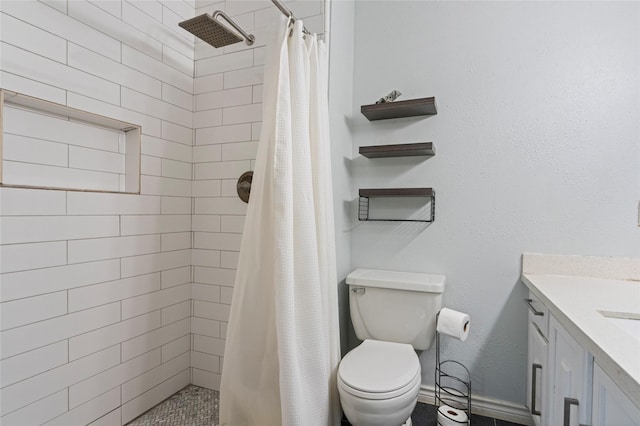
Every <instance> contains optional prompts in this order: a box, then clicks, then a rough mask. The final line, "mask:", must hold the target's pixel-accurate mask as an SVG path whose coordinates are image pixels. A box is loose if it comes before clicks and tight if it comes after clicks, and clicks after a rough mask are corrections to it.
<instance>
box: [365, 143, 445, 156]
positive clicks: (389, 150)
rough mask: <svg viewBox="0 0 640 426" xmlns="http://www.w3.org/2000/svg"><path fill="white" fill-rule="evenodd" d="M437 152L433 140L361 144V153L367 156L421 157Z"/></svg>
mask: <svg viewBox="0 0 640 426" xmlns="http://www.w3.org/2000/svg"><path fill="white" fill-rule="evenodd" d="M435 154H436V151H435V147H434V146H433V142H420V143H404V144H398V145H375V146H361V147H360V155H363V156H365V157H367V158H383V157H419V156H429V157H431V156H433V155H435Z"/></svg>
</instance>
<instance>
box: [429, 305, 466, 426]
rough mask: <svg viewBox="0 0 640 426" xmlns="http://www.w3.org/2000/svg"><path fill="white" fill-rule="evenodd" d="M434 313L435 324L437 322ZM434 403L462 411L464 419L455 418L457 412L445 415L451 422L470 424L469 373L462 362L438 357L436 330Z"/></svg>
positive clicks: (438, 342)
mask: <svg viewBox="0 0 640 426" xmlns="http://www.w3.org/2000/svg"><path fill="white" fill-rule="evenodd" d="M438 315H440V313H438V314H437V315H436V324H437V322H438ZM435 405H436V407H441V406H443V405H448V406H449V407H452V408H454V409H456V410H461V411H464V412H465V414H466V419H463V418H456V417H457V413H455V412H453V410H452V413H451V414H452V415H451V416H447V418H448V419H449V420H451V421H452V422H453V424H460V425H467V426H471V373H469V369H468V368H467V367H465V366H464V364H462V363H460V362H458V361H454V360H444V361H443V360H441V359H440V333H439V332H438V331H437V330H436V371H435Z"/></svg>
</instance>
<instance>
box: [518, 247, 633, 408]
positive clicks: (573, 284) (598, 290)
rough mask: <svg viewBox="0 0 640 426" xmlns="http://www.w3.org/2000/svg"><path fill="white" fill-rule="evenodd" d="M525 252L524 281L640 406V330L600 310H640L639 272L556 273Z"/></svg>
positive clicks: (628, 311)
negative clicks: (530, 262) (531, 261)
mask: <svg viewBox="0 0 640 426" xmlns="http://www.w3.org/2000/svg"><path fill="white" fill-rule="evenodd" d="M526 256H527V255H525V260H524V262H523V263H524V265H523V271H524V272H523V274H522V281H523V282H524V284H525V285H526V286H527V287H528V288H529V289H530V290H531V291H532V292H533V293H534V294H535V295H536V296H537V297H538V298H539V299H540V300H541V301H542V302H543V303H544V304H545V305H546V306H547V308H549V310H550V312H551V314H552V315H553V316H554V317H555V318H556V319H557V320H558V322H560V324H561V325H562V326H563V327H565V328H566V329H567V331H568V332H569V333H571V334H572V335H573V336H574V338H575V339H576V340H577V341H578V343H580V344H581V345H582V346H583V347H584V348H585V349H586V350H588V351H589V352H591V354H592V355H593V356H594V359H595V362H596V363H597V364H598V365H599V366H600V367H601V368H602V369H603V370H604V371H605V372H606V373H607V374H608V375H609V376H610V377H611V378H612V379H613V380H614V381H615V382H616V383H617V384H618V386H620V388H621V389H622V391H623V392H624V393H625V394H627V396H629V398H630V399H631V400H632V401H634V403H635V404H636V405H638V406H639V407H640V335H639V336H637V337H636V338H633V336H632V334H629V332H627V331H625V330H623V329H622V328H620V327H618V326H617V325H616V324H615V323H614V321H612V320H610V319H609V318H606V317H605V316H603V315H601V314H600V313H599V312H598V311H603V310H604V311H614V312H627V313H635V314H640V281H638V280H637V278H636V277H635V274H632V276H629V278H630V279H610V278H603V277H593V276H576V275H559V274H557V275H556V274H552V273H548V272H551V271H550V270H546V271H545V270H544V268H542V269H539V270H538V271H533V270H532V269H533V268H527V265H526ZM637 262H640V260H637ZM535 269H537V268H535ZM618 271H619V270H618ZM575 273H579V271H572V274H575ZM626 277H627V275H625V278H626Z"/></svg>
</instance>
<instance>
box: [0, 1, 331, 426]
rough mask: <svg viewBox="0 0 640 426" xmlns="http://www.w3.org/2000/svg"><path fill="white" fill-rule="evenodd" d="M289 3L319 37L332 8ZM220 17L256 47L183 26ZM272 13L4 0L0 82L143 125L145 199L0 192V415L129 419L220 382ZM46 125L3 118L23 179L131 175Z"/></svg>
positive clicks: (238, 5) (97, 148)
mask: <svg viewBox="0 0 640 426" xmlns="http://www.w3.org/2000/svg"><path fill="white" fill-rule="evenodd" d="M286 4H287V5H288V7H290V8H291V9H292V10H293V11H294V13H295V14H296V16H298V17H299V18H302V19H303V20H304V21H305V25H306V26H307V28H309V29H310V30H312V31H317V32H322V31H323V29H322V27H323V22H324V19H323V13H324V6H323V0H305V1H293V2H287V3H286ZM215 10H223V11H226V12H227V13H228V14H229V15H230V16H232V17H233V18H234V19H236V20H237V21H238V23H240V24H241V25H242V26H243V27H244V28H245V29H247V30H248V31H249V32H251V33H253V34H254V35H255V36H256V38H257V40H256V43H255V44H254V45H253V46H247V45H246V44H244V43H237V44H235V45H231V46H227V47H225V48H220V49H215V48H213V47H211V46H209V45H208V44H206V43H204V42H202V41H200V40H197V39H194V37H192V36H191V35H190V34H188V33H186V32H185V31H183V30H182V29H181V28H179V27H178V26H177V23H178V22H180V21H181V20H183V19H187V18H190V17H192V16H195V15H198V14H201V13H205V12H206V13H211V12H213V11H215ZM278 17H279V12H278V11H277V9H275V7H274V6H273V4H272V3H271V2H270V1H269V0H259V1H246V0H224V1H204V0H203V1H199V0H196V1H193V0H144V1H143V0H121V1H118V0H114V1H87V0H74V1H66V0H59V1H53V2H51V1H36V0H25V1H2V2H0V19H1V24H2V33H1V36H0V38H1V42H2V45H1V46H0V48H1V49H2V53H3V54H2V57H1V60H0V87H3V88H5V89H9V90H14V91H17V92H21V93H25V94H27V95H30V96H36V97H40V98H43V99H47V100H51V101H53V102H58V103H62V104H66V105H68V106H71V107H74V108H78V109H82V110H86V111H89V112H93V113H96V114H101V115H106V116H109V117H113V118H116V119H119V120H123V121H127V122H132V123H136V124H139V125H141V126H142V145H141V153H142V155H141V165H142V167H141V170H142V173H141V194H140V195H131V194H111V193H96V192H72V191H47V190H33V189H18V188H8V187H4V188H0V216H1V217H0V226H1V228H0V242H1V243H2V245H1V246H0V256H1V257H0V272H1V273H2V275H1V281H0V341H1V350H0V388H1V389H0V397H1V398H0V400H1V402H0V411H1V412H2V417H1V418H0V423H2V424H3V425H7V426H11V425H19V424H50V425H68V424H95V425H113V424H121V425H122V424H125V423H127V422H128V421H130V420H132V419H133V418H135V417H137V416H138V415H140V414H141V413H143V412H144V411H146V410H148V409H149V408H151V407H152V406H154V405H155V404H157V403H158V402H160V401H162V400H163V399H165V398H167V397H168V396H170V395H171V394H173V393H175V392H176V391H178V390H179V389H181V388H182V387H184V386H186V385H187V384H189V383H193V384H196V385H199V386H205V387H208V388H212V389H219V386H220V373H221V368H222V363H223V354H224V343H225V338H226V330H227V321H228V316H229V310H230V305H231V298H232V294H233V285H234V280H235V270H236V265H237V261H238V251H239V249H240V242H241V239H242V231H243V226H244V215H245V213H246V207H247V206H246V204H244V203H243V202H242V201H240V200H239V199H238V197H237V196H236V194H235V182H236V180H237V178H238V177H239V176H240V174H242V173H243V172H245V171H247V170H250V169H252V167H253V164H254V161H253V160H254V159H255V154H256V152H257V140H258V139H259V133H260V128H261V120H262V91H263V90H262V83H263V82H262V78H263V66H264V56H265V50H266V49H265V47H264V46H265V43H266V40H267V39H268V34H269V31H270V30H269V26H270V25H271V24H272V23H273V22H274V20H276V19H277V18H278ZM30 114H32V113H30ZM31 118H33V117H31ZM39 118H41V119H42V120H41V121H40V125H38V126H33V125H32V123H33V120H31V119H30V117H29V114H27V113H24V112H20V113H18V114H15V111H9V113H8V114H7V116H5V156H6V157H7V158H6V159H7V160H10V161H9V162H7V164H9V165H10V166H13V165H18V166H17V167H16V168H15V170H16V173H21V176H26V177H30V178H31V179H36V178H37V179H40V184H41V181H42V178H43V176H45V173H49V172H50V171H51V170H47V169H45V167H49V168H51V169H61V168H67V169H68V170H70V169H69V168H73V167H77V168H78V169H92V173H95V175H90V174H87V173H85V170H81V171H82V173H81V174H79V175H78V176H63V175H60V174H59V173H58V174H56V173H53V172H55V171H56V170H53V172H52V173H51V174H48V175H46V177H45V180H47V181H53V180H56V179H57V180H58V181H61V182H64V181H65V179H78V178H80V179H86V180H90V179H93V180H95V181H97V182H101V184H103V185H106V183H105V179H106V178H105V176H106V177H108V176H110V175H116V176H117V175H118V174H120V173H122V169H121V166H119V159H120V157H118V155H121V151H120V144H119V141H118V138H117V137H116V138H115V139H114V138H113V136H112V135H110V134H109V133H108V132H107V133H100V132H97V133H96V132H93V133H92V134H90V135H87V134H83V133H82V132H83V129H82V127H80V126H78V125H77V124H76V123H73V122H68V123H63V124H64V125H61V124H60V123H59V122H54V121H52V120H48V117H47V116H42V117H39ZM7 129H8V130H7ZM9 130H10V131H9ZM69 134H71V135H73V142H69V138H68V137H66V136H67V135H69ZM29 162H33V163H38V165H37V168H36V169H34V168H33V164H29ZM5 166H6V164H5ZM103 175H104V176H103ZM109 184H112V182H109Z"/></svg>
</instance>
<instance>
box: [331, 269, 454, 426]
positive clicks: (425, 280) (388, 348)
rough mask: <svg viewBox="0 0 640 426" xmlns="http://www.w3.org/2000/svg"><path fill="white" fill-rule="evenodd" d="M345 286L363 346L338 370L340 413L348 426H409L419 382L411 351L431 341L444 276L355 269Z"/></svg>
mask: <svg viewBox="0 0 640 426" xmlns="http://www.w3.org/2000/svg"><path fill="white" fill-rule="evenodd" d="M346 281H347V285H348V286H349V308H350V312H351V322H352V323H353V328H354V329H355V332H356V336H358V338H359V339H360V340H363V342H362V343H361V344H360V345H359V346H358V347H356V348H355V349H353V350H351V351H350V352H349V353H347V354H346V355H345V356H344V358H343V359H342V361H340V365H339V366H338V392H339V394H340V402H341V404H342V409H343V411H344V413H345V415H346V416H347V419H348V420H349V422H350V423H351V424H352V425H353V426H400V425H405V426H409V425H411V413H412V411H413V409H414V408H415V406H416V402H417V401H418V392H419V391H420V383H421V381H422V376H421V373H420V361H419V360H418V355H417V354H416V350H419V351H422V350H426V349H429V347H430V346H431V343H432V342H433V339H434V337H435V332H436V314H437V313H438V311H440V308H441V307H442V292H443V291H444V287H445V277H444V275H433V274H421V273H413V272H397V271H382V270H375V269H356V270H355V271H353V272H351V273H350V274H349V275H348V276H347V280H346Z"/></svg>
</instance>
